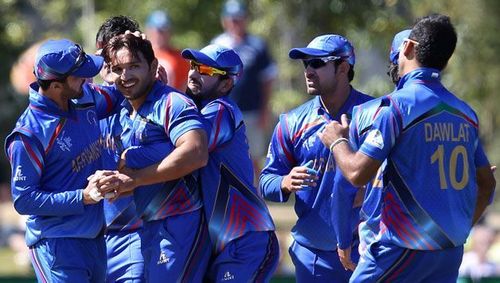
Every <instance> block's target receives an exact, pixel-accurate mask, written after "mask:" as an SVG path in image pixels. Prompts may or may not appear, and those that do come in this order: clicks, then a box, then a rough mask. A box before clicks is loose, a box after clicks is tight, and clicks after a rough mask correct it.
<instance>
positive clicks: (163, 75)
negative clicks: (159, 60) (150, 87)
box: [156, 64, 168, 84]
mask: <svg viewBox="0 0 500 283" xmlns="http://www.w3.org/2000/svg"><path fill="white" fill-rule="evenodd" d="M156 79H157V80H160V81H161V82H163V83H164V84H168V73H167V69H165V67H163V66H162V65H161V64H158V68H157V69H156Z"/></svg>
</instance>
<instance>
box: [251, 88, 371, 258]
mask: <svg viewBox="0 0 500 283" xmlns="http://www.w3.org/2000/svg"><path fill="white" fill-rule="evenodd" d="M370 99H372V97H370V96H368V95H366V94H363V93H360V92H358V91H356V90H355V89H353V88H351V93H350V95H349V97H348V98H347V100H346V101H345V103H344V105H343V106H342V107H341V108H340V110H339V112H338V113H337V115H336V116H335V117H331V116H330V115H329V114H328V113H327V111H326V110H325V109H324V107H323V106H322V104H321V100H320V97H319V96H317V97H315V98H313V99H311V100H310V101H308V102H306V103H305V104H303V105H301V106H299V107H297V108H296V109H294V110H292V111H290V112H288V113H286V114H283V115H281V116H280V121H279V122H278V125H277V126H276V128H275V130H274V133H273V136H272V139H271V143H270V145H269V152H268V155H267V161H266V165H265V167H264V169H263V171H262V173H261V175H260V188H261V190H262V193H263V195H264V197H265V198H266V199H268V200H271V201H276V202H286V201H287V200H288V198H289V194H284V193H283V192H282V191H281V182H282V180H283V177H284V176H285V175H287V174H288V173H290V171H291V170H292V168H293V167H296V166H303V165H305V164H306V163H308V162H309V161H311V160H312V161H314V169H316V170H317V171H318V172H319V176H318V177H319V179H318V181H317V184H318V186H317V187H316V188H312V189H306V190H301V191H298V192H296V193H295V212H296V213H297V216H298V220H297V223H296V224H295V226H294V227H293V228H292V236H293V237H294V239H295V240H296V241H297V242H299V243H300V244H301V245H304V246H307V247H312V248H315V249H320V250H326V251H333V250H336V249H337V236H338V235H337V234H336V231H335V229H334V225H333V222H332V217H338V218H344V217H348V218H349V219H351V220H352V221H351V223H348V224H349V227H347V228H346V229H348V231H349V232H348V233H350V235H351V237H352V232H353V231H354V230H355V227H356V225H357V218H358V217H357V216H358V212H359V210H356V209H353V208H352V203H350V204H349V203H346V202H343V203H340V204H339V205H344V208H342V209H338V210H337V211H340V212H343V213H344V214H343V215H332V192H333V186H334V180H335V171H336V170H335V160H334V158H333V155H331V154H330V150H329V149H328V148H326V147H325V146H324V145H323V143H322V142H321V140H320V139H319V138H318V136H317V133H318V132H321V131H322V130H323V128H324V126H325V125H326V124H327V123H329V122H330V121H332V120H334V119H335V120H339V119H340V116H341V115H342V114H347V115H348V116H349V117H350V116H351V112H352V108H353V106H355V105H358V104H361V103H363V102H365V101H368V100H370ZM345 185H346V186H351V185H350V184H345ZM339 232H340V231H339Z"/></svg>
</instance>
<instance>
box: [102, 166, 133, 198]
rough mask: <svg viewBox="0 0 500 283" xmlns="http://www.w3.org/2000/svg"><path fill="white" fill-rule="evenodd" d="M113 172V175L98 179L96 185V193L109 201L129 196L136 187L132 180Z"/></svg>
mask: <svg viewBox="0 0 500 283" xmlns="http://www.w3.org/2000/svg"><path fill="white" fill-rule="evenodd" d="M113 172H114V174H113V175H110V176H104V177H102V178H100V179H99V181H98V182H97V185H96V186H97V189H98V191H99V192H100V193H101V194H102V195H103V196H104V197H105V198H107V199H109V201H114V200H116V199H117V198H118V197H121V196H126V195H130V194H131V193H132V192H133V190H134V189H135V187H137V186H136V185H135V180H134V178H132V177H130V176H128V175H126V174H123V173H120V172H118V171H113Z"/></svg>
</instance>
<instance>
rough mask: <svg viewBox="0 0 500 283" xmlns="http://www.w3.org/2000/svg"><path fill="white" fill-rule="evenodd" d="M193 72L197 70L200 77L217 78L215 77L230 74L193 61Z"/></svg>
mask: <svg viewBox="0 0 500 283" xmlns="http://www.w3.org/2000/svg"><path fill="white" fill-rule="evenodd" d="M191 70H195V71H197V72H198V73H200V75H206V76H211V77H213V76H215V75H222V76H224V75H226V74H228V73H227V72H226V71H223V70H219V69H217V68H213V67H210V66H207V65H203V64H200V63H198V62H195V61H191Z"/></svg>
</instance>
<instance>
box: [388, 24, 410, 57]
mask: <svg viewBox="0 0 500 283" xmlns="http://www.w3.org/2000/svg"><path fill="white" fill-rule="evenodd" d="M410 33H411V29H405V30H403V31H400V32H398V33H397V34H396V35H395V36H394V39H393V40H392V44H391V52H390V53H389V60H390V61H391V62H392V63H393V64H398V57H399V47H400V46H401V44H403V41H404V40H405V39H407V38H408V37H409V36H410Z"/></svg>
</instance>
